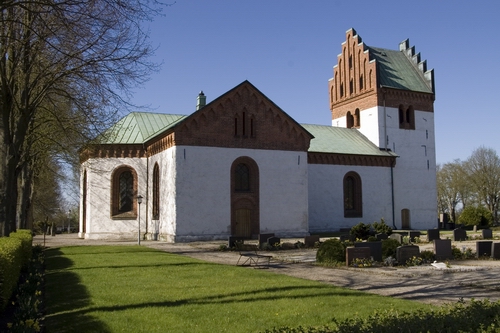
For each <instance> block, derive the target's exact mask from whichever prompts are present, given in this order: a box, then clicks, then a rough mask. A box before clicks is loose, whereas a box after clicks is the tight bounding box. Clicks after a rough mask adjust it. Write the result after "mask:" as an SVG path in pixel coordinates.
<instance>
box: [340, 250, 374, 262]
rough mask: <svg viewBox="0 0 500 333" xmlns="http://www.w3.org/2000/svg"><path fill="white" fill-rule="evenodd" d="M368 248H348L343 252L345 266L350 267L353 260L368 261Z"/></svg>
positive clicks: (369, 256) (369, 255)
mask: <svg viewBox="0 0 500 333" xmlns="http://www.w3.org/2000/svg"><path fill="white" fill-rule="evenodd" d="M370 258H371V253H370V248H369V247H348V248H346V252H345V263H346V266H350V265H351V263H352V261H353V260H354V259H370Z"/></svg>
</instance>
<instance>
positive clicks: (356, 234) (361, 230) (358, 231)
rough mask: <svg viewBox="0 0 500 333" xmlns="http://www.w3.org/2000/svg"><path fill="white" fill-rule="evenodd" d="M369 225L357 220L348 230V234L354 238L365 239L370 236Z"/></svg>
mask: <svg viewBox="0 0 500 333" xmlns="http://www.w3.org/2000/svg"><path fill="white" fill-rule="evenodd" d="M370 229H371V227H370V225H369V224H364V223H363V222H359V223H358V224H356V225H355V226H354V227H352V228H351V230H349V234H350V235H351V236H353V238H354V239H363V240H366V239H367V238H368V237H369V236H370Z"/></svg>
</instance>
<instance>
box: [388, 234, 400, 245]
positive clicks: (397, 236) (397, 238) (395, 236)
mask: <svg viewBox="0 0 500 333" xmlns="http://www.w3.org/2000/svg"><path fill="white" fill-rule="evenodd" d="M389 238H391V239H395V240H397V241H398V242H399V244H403V235H401V234H391V235H390V236H389Z"/></svg>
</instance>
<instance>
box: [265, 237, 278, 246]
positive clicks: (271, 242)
mask: <svg viewBox="0 0 500 333" xmlns="http://www.w3.org/2000/svg"><path fill="white" fill-rule="evenodd" d="M279 243H281V239H280V238H279V237H269V238H268V239H267V244H269V245H270V246H275V245H276V244H279Z"/></svg>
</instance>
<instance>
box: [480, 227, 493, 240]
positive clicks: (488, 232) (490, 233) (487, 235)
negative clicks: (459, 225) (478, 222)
mask: <svg viewBox="0 0 500 333" xmlns="http://www.w3.org/2000/svg"><path fill="white" fill-rule="evenodd" d="M481 232H482V234H483V239H492V238H493V230H491V229H483V230H481Z"/></svg>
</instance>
